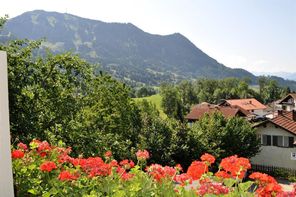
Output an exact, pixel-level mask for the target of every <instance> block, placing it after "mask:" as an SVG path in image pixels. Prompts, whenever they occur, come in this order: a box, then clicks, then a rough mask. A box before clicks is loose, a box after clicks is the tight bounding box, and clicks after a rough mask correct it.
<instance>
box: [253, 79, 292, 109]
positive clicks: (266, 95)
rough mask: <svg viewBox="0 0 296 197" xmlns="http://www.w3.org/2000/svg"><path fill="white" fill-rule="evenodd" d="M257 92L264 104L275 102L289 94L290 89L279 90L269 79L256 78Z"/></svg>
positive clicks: (274, 82)
mask: <svg viewBox="0 0 296 197" xmlns="http://www.w3.org/2000/svg"><path fill="white" fill-rule="evenodd" d="M258 83H259V91H260V96H261V99H262V101H263V102H264V103H270V102H273V101H276V100H278V99H280V98H282V97H283V96H285V95H287V94H288V93H289V92H290V88H281V87H280V86H279V85H278V83H277V81H275V80H273V79H272V78H271V77H264V76H261V77H259V78H258Z"/></svg>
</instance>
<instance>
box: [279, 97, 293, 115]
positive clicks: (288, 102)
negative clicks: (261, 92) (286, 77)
mask: <svg viewBox="0 0 296 197" xmlns="http://www.w3.org/2000/svg"><path fill="white" fill-rule="evenodd" d="M279 105H281V107H282V110H286V111H292V110H296V93H290V94H288V95H287V96H286V97H285V98H283V99H282V100H281V101H280V102H279Z"/></svg>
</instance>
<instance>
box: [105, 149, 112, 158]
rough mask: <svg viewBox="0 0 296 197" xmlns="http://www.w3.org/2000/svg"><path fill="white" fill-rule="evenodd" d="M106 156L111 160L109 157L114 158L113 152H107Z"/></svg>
mask: <svg viewBox="0 0 296 197" xmlns="http://www.w3.org/2000/svg"><path fill="white" fill-rule="evenodd" d="M104 156H105V157H108V158H109V157H111V156H112V152H111V151H107V152H106V153H105V155H104Z"/></svg>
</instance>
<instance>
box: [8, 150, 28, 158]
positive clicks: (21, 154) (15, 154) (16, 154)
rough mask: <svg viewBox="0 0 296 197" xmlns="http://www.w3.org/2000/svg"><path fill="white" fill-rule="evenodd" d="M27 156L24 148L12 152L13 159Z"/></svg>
mask: <svg viewBox="0 0 296 197" xmlns="http://www.w3.org/2000/svg"><path fill="white" fill-rule="evenodd" d="M24 156H25V153H24V152H23V151H22V150H14V151H12V153H11V157H12V158H13V159H20V158H23V157H24Z"/></svg>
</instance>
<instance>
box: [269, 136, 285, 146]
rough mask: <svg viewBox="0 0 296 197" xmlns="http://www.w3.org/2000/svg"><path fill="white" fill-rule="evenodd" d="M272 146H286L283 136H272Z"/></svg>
mask: <svg viewBox="0 0 296 197" xmlns="http://www.w3.org/2000/svg"><path fill="white" fill-rule="evenodd" d="M272 145H273V146H284V142H283V136H278V135H274V136H272Z"/></svg>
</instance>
